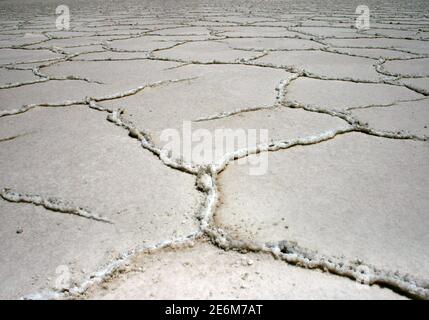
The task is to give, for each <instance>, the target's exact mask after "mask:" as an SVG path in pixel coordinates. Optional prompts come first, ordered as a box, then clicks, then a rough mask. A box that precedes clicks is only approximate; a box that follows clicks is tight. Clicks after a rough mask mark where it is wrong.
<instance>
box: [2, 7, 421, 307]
mask: <svg viewBox="0 0 429 320" xmlns="http://www.w3.org/2000/svg"><path fill="white" fill-rule="evenodd" d="M65 3H67V4H68V5H69V6H70V9H71V14H72V19H71V29H70V30H68V31H58V30H57V29H56V28H55V18H56V16H55V15H54V13H55V5H54V2H53V1H43V2H42V1H39V0H38V1H29V0H20V1H11V0H8V1H2V2H1V4H0V8H1V9H2V10H1V11H0V16H1V19H0V26H1V32H0V148H1V153H0V190H2V191H1V194H0V195H1V199H0V213H1V214H0V222H1V223H0V226H1V233H0V238H1V243H2V244H1V245H0V259H1V264H0V266H1V267H0V279H1V282H2V288H1V289H0V297H2V298H19V297H23V296H25V297H29V298H70V297H71V298H101V297H107V298H130V297H131V298H210V297H212V298H237V297H238V298H278V299H281V298H362V299H368V298H374V299H376V298H403V296H407V297H413V298H423V299H428V298H429V284H428V283H429V281H428V279H429V274H428V273H427V270H428V268H429V265H428V263H429V257H428V255H427V246H428V244H429V239H428V237H427V232H426V230H427V229H428V227H429V225H428V221H429V219H428V216H427V211H428V208H429V203H428V201H427V196H426V193H427V192H426V191H427V190H428V187H429V181H428V179H427V178H428V174H429V168H428V166H427V158H428V155H429V150H428V144H427V140H428V136H429V131H428V128H427V127H428V125H429V123H428V121H429V120H428V119H429V118H428V117H429V114H428V111H427V107H428V100H427V95H428V92H429V84H428V81H427V80H428V76H429V70H428V63H427V61H428V58H429V45H428V41H429V38H428V34H429V18H428V16H427V9H428V4H427V2H426V1H418V0H415V1H412V2H403V1H393V2H392V3H390V4H389V6H388V7H382V6H380V5H378V2H376V1H369V2H368V3H367V5H368V6H369V7H370V8H372V7H373V6H374V7H377V10H373V11H371V12H372V14H371V29H370V30H367V31H364V32H357V31H356V29H355V28H354V21H355V18H356V15H355V13H354V12H355V8H356V6H357V4H360V3H357V2H356V1H353V0H348V1H329V3H322V2H321V1H320V2H317V1H316V2H314V1H291V2H290V3H289V2H287V3H286V2H281V1H280V2H277V1H273V2H258V1H255V2H254V1H246V2H239V1H232V2H230V1H228V2H227V3H225V2H224V1H214V2H208V1H207V2H201V4H198V5H195V6H190V5H189V4H187V3H186V2H178V3H176V2H175V4H174V5H169V4H163V5H162V6H156V5H155V4H153V3H149V2H146V1H134V0H127V1H124V2H123V3H122V4H121V8H117V7H114V5H113V4H112V3H109V4H107V3H105V2H102V1H91V2H90V3H87V2H84V1H81V0H74V1H65ZM100 8H103V9H102V10H100ZM185 120H186V121H191V122H192V126H193V128H194V129H207V130H208V132H213V131H214V130H216V129H217V128H231V129H268V130H269V134H270V136H269V138H270V141H269V142H266V143H265V142H263V143H261V142H260V141H256V144H255V143H254V144H252V145H240V144H238V145H236V146H235V149H234V151H233V152H231V153H227V154H221V155H220V156H219V157H217V158H215V159H213V162H212V163H209V164H207V163H204V164H203V163H199V162H192V161H191V160H192V159H182V160H180V161H179V160H176V159H175V158H172V157H170V155H169V153H168V152H167V151H165V150H163V149H162V142H161V140H160V138H159V136H160V134H161V132H162V131H163V130H164V129H172V128H173V129H178V130H180V129H181V127H182V123H183V121H185ZM261 152H263V153H265V152H268V157H269V158H268V159H269V162H268V173H267V174H265V175H262V176H258V177H255V176H249V175H248V173H247V168H246V166H240V165H237V162H236V161H235V160H237V159H241V158H246V157H250V158H252V157H255V155H254V154H258V153H261ZM100 220H101V221H100ZM106 221H108V222H109V223H104V222H106ZM286 226H287V228H286ZM294 241H296V242H297V243H298V244H295V243H294ZM231 249H233V250H236V251H238V252H226V253H225V252H224V251H223V250H231ZM249 252H251V253H249ZM245 253H247V254H245ZM269 255H274V256H275V257H277V258H278V260H272V259H271V257H269ZM219 256H220V257H219ZM239 259H252V261H258V264H257V265H258V266H257V270H256V269H255V272H256V271H257V272H258V273H256V275H257V276H253V275H247V276H243V275H242V274H241V273H243V274H245V273H246V271H245V270H244V269H243V266H239V267H237V268H236V267H235V266H233V262H232V261H235V260H239ZM185 260H186V261H185ZM183 261H185V262H189V266H190V267H186V268H183V267H182V264H183V263H185V262H183ZM219 261H221V263H220V265H219V264H218V262H219ZM289 264H296V265H297V266H296V267H293V266H290V265H289ZM59 265H67V266H68V267H69V268H70V269H71V272H72V279H73V282H72V283H71V284H70V287H69V288H68V289H67V290H65V291H63V292H60V291H58V290H55V288H53V284H54V282H55V277H56V276H57V275H56V274H55V270H56V268H57V266H59ZM145 266H148V268H149V269H151V270H152V271H150V270H149V271H147V272H146V273H145V272H142V271H141V270H140V268H143V269H144V268H145ZM214 266H216V267H217V268H219V269H215V267H214ZM301 267H304V268H301ZM306 268H308V269H317V270H322V271H323V270H327V271H328V272H325V273H319V272H318V271H317V270H306ZM362 268H364V269H365V272H363V273H361V271H362ZM137 269H138V270H140V271H139V272H137V273H136V270H137ZM153 270H156V271H153ZM171 272H175V273H177V278H178V279H177V282H176V285H175V286H174V287H173V288H171V281H168V279H169V278H168V274H169V273H171ZM234 272H237V274H236V275H235V274H234ZM252 272H253V271H252ZM201 273H202V274H203V275H204V276H201ZM225 273H229V274H231V275H232V276H231V279H230V281H229V282H228V281H227V282H225V281H222V280H221V278H222V275H223V274H225ZM333 274H335V275H333ZM190 275H195V277H192V279H193V281H188V280H186V279H188V278H189V277H190ZM242 276H243V277H242ZM364 276H367V277H368V279H369V280H368V282H369V283H370V284H372V286H362V285H359V284H356V283H355V282H354V281H353V279H358V280H362V278H363V277H364ZM278 277H279V278H281V279H282V281H278ZM350 278H351V279H350ZM195 279H197V280H195ZM246 279H250V280H246ZM274 279H275V281H274ZM249 281H250V282H249ZM100 283H101V286H100V285H99V284H100ZM231 283H232V284H231ZM283 284H285V285H283ZM378 285H380V286H382V287H387V288H391V289H394V291H390V290H389V289H387V288H380V287H378ZM359 286H361V287H359ZM206 287H207V288H210V289H208V290H203V289H202V288H206ZM362 287H363V288H362ZM360 289H362V290H360ZM106 290H107V291H106ZM394 292H396V293H394ZM151 294H152V295H151ZM400 294H402V295H403V296H401V295H400Z"/></svg>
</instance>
